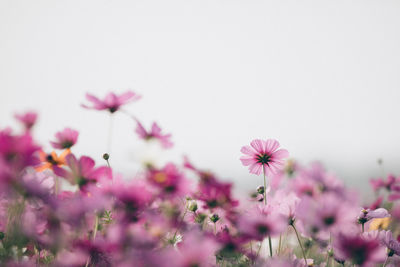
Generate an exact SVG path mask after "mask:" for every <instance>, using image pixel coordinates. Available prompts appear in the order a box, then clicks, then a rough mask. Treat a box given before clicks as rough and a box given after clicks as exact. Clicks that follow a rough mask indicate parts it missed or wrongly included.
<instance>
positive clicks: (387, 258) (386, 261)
mask: <svg viewBox="0 0 400 267" xmlns="http://www.w3.org/2000/svg"><path fill="white" fill-rule="evenodd" d="M388 260H389V256H387V257H386V260H385V263H384V264H383V266H382V267H385V266H386V264H387V263H388Z"/></svg>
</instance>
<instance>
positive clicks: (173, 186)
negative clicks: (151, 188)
mask: <svg viewBox="0 0 400 267" xmlns="http://www.w3.org/2000/svg"><path fill="white" fill-rule="evenodd" d="M147 180H148V181H149V182H150V183H151V184H153V185H155V186H156V187H157V188H158V189H160V190H161V192H160V193H162V195H163V196H183V195H185V194H188V193H189V191H190V189H189V183H188V181H187V180H186V178H185V177H184V176H183V174H182V173H181V172H179V170H178V168H177V167H176V166H175V165H174V164H172V163H168V164H167V165H165V167H164V168H162V169H150V170H149V172H148V173H147Z"/></svg>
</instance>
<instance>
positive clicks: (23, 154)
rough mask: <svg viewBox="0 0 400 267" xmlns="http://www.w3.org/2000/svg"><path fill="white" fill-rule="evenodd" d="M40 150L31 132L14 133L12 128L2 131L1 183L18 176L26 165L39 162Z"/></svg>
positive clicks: (0, 133)
mask: <svg viewBox="0 0 400 267" xmlns="http://www.w3.org/2000/svg"><path fill="white" fill-rule="evenodd" d="M38 150H39V147H38V146H36V144H35V143H34V141H33V140H32V137H31V135H30V134H23V135H13V134H12V132H11V130H3V131H0V183H1V182H4V181H6V182H9V181H10V180H11V179H13V178H17V176H18V175H19V174H20V172H21V171H23V170H24V168H25V167H28V166H34V165H36V164H38V163H39V157H38V156H37V153H36V151H38Z"/></svg>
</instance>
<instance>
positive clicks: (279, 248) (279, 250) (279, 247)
mask: <svg viewBox="0 0 400 267" xmlns="http://www.w3.org/2000/svg"><path fill="white" fill-rule="evenodd" d="M281 247H282V234H280V235H279V245H278V256H279V254H281Z"/></svg>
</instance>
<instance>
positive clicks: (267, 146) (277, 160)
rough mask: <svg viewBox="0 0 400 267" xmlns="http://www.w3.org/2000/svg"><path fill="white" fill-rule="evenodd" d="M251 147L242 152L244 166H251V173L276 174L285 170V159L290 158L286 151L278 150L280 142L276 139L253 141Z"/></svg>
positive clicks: (243, 149)
mask: <svg viewBox="0 0 400 267" xmlns="http://www.w3.org/2000/svg"><path fill="white" fill-rule="evenodd" d="M250 145H251V146H244V147H242V149H241V150H240V151H241V152H242V153H243V154H245V155H244V156H242V157H241V158H240V160H241V161H242V164H243V165H244V166H249V171H250V173H253V174H256V175H260V173H261V172H262V171H263V169H264V170H265V173H266V174H267V175H268V174H276V173H277V172H278V171H279V170H280V169H282V168H283V165H284V159H285V158H287V157H289V152H288V151H287V150H286V149H278V148H279V142H278V141H276V140H274V139H267V140H260V139H255V140H253V141H251V143H250Z"/></svg>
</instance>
